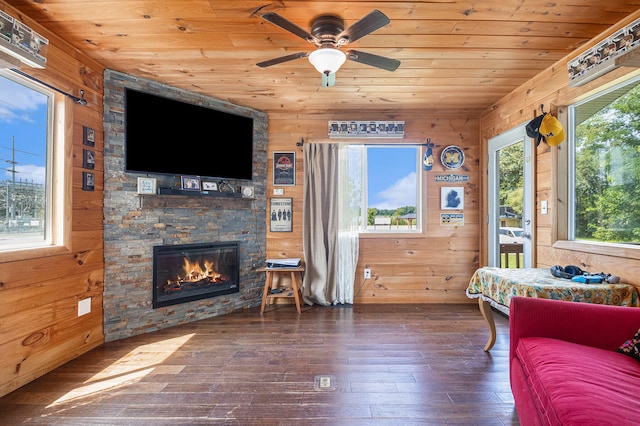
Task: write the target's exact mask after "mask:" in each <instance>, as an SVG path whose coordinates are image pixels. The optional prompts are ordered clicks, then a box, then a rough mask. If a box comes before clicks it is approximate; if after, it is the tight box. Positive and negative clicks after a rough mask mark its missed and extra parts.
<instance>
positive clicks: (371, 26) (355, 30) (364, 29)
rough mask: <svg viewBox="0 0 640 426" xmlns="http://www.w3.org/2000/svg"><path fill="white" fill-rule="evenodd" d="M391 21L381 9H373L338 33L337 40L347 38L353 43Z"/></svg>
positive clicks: (348, 41) (347, 40)
mask: <svg viewBox="0 0 640 426" xmlns="http://www.w3.org/2000/svg"><path fill="white" fill-rule="evenodd" d="M389 22H390V21H389V18H387V15H385V14H384V13H382V12H380V11H379V10H373V11H371V12H369V14H368V15H366V16H365V17H363V18H362V19H360V20H359V21H358V22H356V23H355V24H353V25H351V26H350V27H349V28H347V29H345V30H344V31H342V32H341V33H340V34H338V36H337V37H336V40H340V39H345V40H346V42H347V43H351V42H353V41H356V40H358V39H359V38H362V37H364V36H366V35H367V34H370V33H372V32H374V31H375V30H377V29H378V28H382V27H384V26H385V25H387V24H388V23H389Z"/></svg>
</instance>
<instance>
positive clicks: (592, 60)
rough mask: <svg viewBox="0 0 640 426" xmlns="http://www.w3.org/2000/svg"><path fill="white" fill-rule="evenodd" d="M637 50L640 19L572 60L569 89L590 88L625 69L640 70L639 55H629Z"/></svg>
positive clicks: (639, 36) (569, 66)
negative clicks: (599, 79)
mask: <svg viewBox="0 0 640 426" xmlns="http://www.w3.org/2000/svg"><path fill="white" fill-rule="evenodd" d="M638 46H640V18H639V19H636V20H635V21H633V22H632V23H631V24H629V25H627V26H626V27H624V28H621V29H619V30H618V31H616V32H615V33H613V34H612V35H611V36H609V37H607V38H606V39H604V40H602V41H601V42H600V43H598V44H597V45H596V46H593V47H592V48H590V49H588V50H587V51H585V52H583V53H582V54H580V55H578V56H577V57H575V58H573V59H572V60H570V61H569V62H568V63H567V72H568V73H569V87H579V86H582V85H584V84H587V83H588V82H590V81H592V80H595V79H596V78H598V77H600V76H602V75H604V74H606V73H608V72H610V71H613V70H614V69H616V68H618V67H620V66H622V65H629V66H635V67H640V60H639V59H638V56H639V55H638V54H637V53H638V52H634V54H632V55H630V54H629V53H630V52H631V51H632V50H635V49H636V48H637V47H638Z"/></svg>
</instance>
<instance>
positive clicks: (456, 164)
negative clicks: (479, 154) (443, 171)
mask: <svg viewBox="0 0 640 426" xmlns="http://www.w3.org/2000/svg"><path fill="white" fill-rule="evenodd" d="M440 161H442V165H443V166H445V167H446V168H448V169H457V168H460V167H461V166H462V164H463V163H464V152H462V149H460V147H457V146H455V145H449V146H448V147H446V148H445V149H443V150H442V154H441V155H440Z"/></svg>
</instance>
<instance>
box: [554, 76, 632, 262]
mask: <svg viewBox="0 0 640 426" xmlns="http://www.w3.org/2000/svg"><path fill="white" fill-rule="evenodd" d="M634 79H636V81H637V82H638V83H640V76H639V75H638V74H636V73H634V75H633V76H632V78H626V79H624V80H622V81H620V82H618V83H617V84H614V85H607V87H606V88H604V89H602V90H599V91H597V92H595V93H593V94H592V95H591V96H588V97H585V98H584V99H580V100H579V101H577V102H575V103H573V104H571V105H569V106H568V107H567V108H566V109H564V111H562V110H559V112H558V119H559V120H560V122H562V123H563V124H564V125H565V134H566V135H567V136H566V143H567V148H566V149H560V150H558V156H557V165H558V167H557V172H556V173H557V178H558V199H565V200H567V202H566V203H559V204H558V208H557V227H556V228H555V237H554V238H553V240H554V241H555V242H554V243H553V247H554V248H558V249H563V250H571V251H578V252H585V253H591V254H600V255H606V256H622V257H625V258H632V259H640V247H638V246H634V245H632V244H622V243H611V242H593V241H583V240H576V239H575V176H576V172H575V125H576V119H575V110H574V107H575V106H579V105H581V104H582V103H584V102H587V101H588V100H591V99H594V98H595V97H599V96H603V95H606V94H607V93H609V92H611V91H613V90H615V89H616V88H617V87H619V86H621V85H626V84H629V83H631V82H633V80H634ZM563 173H565V176H563ZM565 178H566V180H565Z"/></svg>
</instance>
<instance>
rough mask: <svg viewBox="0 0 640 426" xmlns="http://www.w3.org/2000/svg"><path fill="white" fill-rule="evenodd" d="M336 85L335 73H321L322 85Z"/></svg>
mask: <svg viewBox="0 0 640 426" xmlns="http://www.w3.org/2000/svg"><path fill="white" fill-rule="evenodd" d="M335 85H336V73H335V72H332V73H331V74H329V75H327V74H325V73H322V87H331V86H335Z"/></svg>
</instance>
